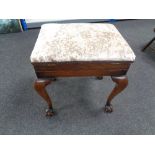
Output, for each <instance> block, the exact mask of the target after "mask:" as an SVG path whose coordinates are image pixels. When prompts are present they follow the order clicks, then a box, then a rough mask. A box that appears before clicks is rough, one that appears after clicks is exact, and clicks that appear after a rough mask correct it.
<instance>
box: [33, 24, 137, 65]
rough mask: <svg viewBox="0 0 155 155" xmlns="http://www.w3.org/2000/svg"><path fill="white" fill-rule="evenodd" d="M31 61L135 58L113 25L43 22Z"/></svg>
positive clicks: (126, 59) (119, 59)
mask: <svg viewBox="0 0 155 155" xmlns="http://www.w3.org/2000/svg"><path fill="white" fill-rule="evenodd" d="M30 59H31V62H66V61H134V60H135V55H134V52H133V51H132V49H131V48H130V46H129V45H128V43H127V42H126V41H125V39H124V38H123V37H122V36H121V34H120V33H119V31H118V30H117V29H116V28H115V26H114V25H112V24H90V23H81V24H80V23H78V24H77V23H76V24H44V25H42V27H41V30H40V33H39V36H38V39H37V41H36V44H35V47H34V49H33V51H32V54H31V58H30Z"/></svg>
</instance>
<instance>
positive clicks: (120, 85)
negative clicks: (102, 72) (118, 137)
mask: <svg viewBox="0 0 155 155" xmlns="http://www.w3.org/2000/svg"><path fill="white" fill-rule="evenodd" d="M111 78H112V80H113V82H115V83H116V85H115V87H114V89H113V90H112V92H111V93H110V95H109V97H108V99H107V103H106V105H105V107H104V112H106V113H111V112H113V108H112V105H111V101H112V99H113V98H114V97H115V96H116V95H118V94H119V93H121V92H122V91H123V90H124V89H125V88H126V87H127V85H128V78H127V76H119V77H116V76H112V77H111Z"/></svg>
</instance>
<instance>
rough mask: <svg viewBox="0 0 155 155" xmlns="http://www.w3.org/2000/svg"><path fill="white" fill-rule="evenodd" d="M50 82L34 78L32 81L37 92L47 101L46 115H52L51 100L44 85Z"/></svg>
mask: <svg viewBox="0 0 155 155" xmlns="http://www.w3.org/2000/svg"><path fill="white" fill-rule="evenodd" d="M50 83H51V80H44V79H43V80H40V79H38V80H36V81H35V83H34V88H35V90H36V91H37V93H38V94H39V95H40V96H41V97H42V98H43V99H44V100H45V101H46V102H47V104H48V109H47V110H46V116H53V115H54V113H53V106H52V101H51V99H50V97H49V95H48V93H47V91H46V89H45V88H46V86H47V85H49V84H50Z"/></svg>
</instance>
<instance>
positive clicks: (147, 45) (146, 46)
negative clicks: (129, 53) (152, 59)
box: [142, 38, 155, 52]
mask: <svg viewBox="0 0 155 155" xmlns="http://www.w3.org/2000/svg"><path fill="white" fill-rule="evenodd" d="M154 41H155V38H153V39H152V40H151V41H150V42H149V43H147V44H146V45H145V47H144V48H143V49H142V51H143V52H144V51H145V50H146V49H147V48H148V47H149V46H150V45H151V44H152V43H153V42H154Z"/></svg>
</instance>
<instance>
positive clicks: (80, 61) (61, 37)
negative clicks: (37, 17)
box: [30, 23, 135, 116]
mask: <svg viewBox="0 0 155 155" xmlns="http://www.w3.org/2000/svg"><path fill="white" fill-rule="evenodd" d="M30 59H31V63H32V65H33V66H34V70H35V73H36V75H37V80H36V81H35V83H34V88H35V90H36V91H37V92H38V94H39V95H40V96H42V97H43V98H44V100H45V101H46V102H47V103H48V109H47V110H46V116H53V114H54V113H53V106H52V101H51V99H50V97H49V95H48V93H47V91H46V89H45V88H46V86H47V85H48V84H50V83H51V81H53V80H56V78H57V77H80V76H96V77H98V78H102V77H103V76H111V78H112V80H113V82H115V83H116V86H115V87H114V89H113V90H112V92H111V93H110V95H109V97H108V99H107V102H106V105H105V107H104V111H105V112H107V113H110V112H112V111H113V108H112V105H111V100H112V99H113V98H114V97H115V96H116V95H117V94H119V93H120V92H121V91H122V90H123V89H124V88H125V87H126V86H127V85H128V79H127V76H126V74H127V71H128V69H129V67H130V65H131V63H132V62H134V60H135V55H134V52H133V51H132V49H131V48H130V46H129V45H128V43H127V42H126V41H125V40H124V38H123V37H122V36H121V34H120V33H119V31H118V30H117V29H116V28H115V26H114V25H112V24H89V23H85V24H84V23H83V24H80V23H78V24H44V25H43V26H42V27H41V31H40V33H39V36H38V39H37V41H36V44H35V47H34V49H33V51H32V54H31V58H30ZM79 93H80V92H79ZM81 95H82V94H81Z"/></svg>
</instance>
